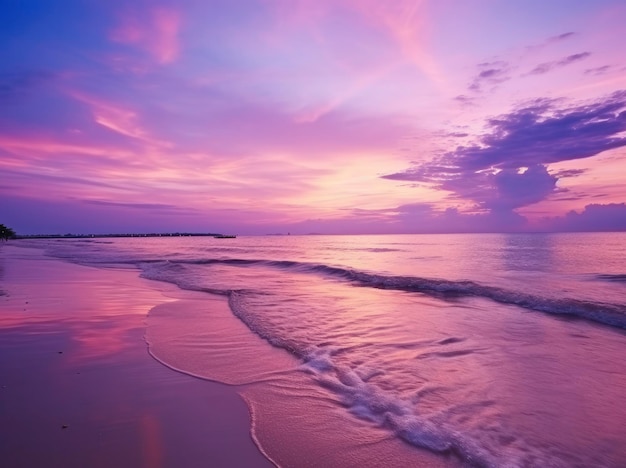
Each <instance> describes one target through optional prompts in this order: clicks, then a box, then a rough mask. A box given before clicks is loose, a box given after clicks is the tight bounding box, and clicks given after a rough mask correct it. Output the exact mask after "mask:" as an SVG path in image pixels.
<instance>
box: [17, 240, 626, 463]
mask: <svg viewBox="0 0 626 468" xmlns="http://www.w3.org/2000/svg"><path fill="white" fill-rule="evenodd" d="M18 242H20V243H21V244H22V245H25V246H33V247H41V248H45V249H46V251H47V253H48V254H49V255H52V256H54V257H59V258H62V259H65V260H68V261H72V262H76V263H80V264H85V265H90V266H94V267H97V268H130V269H136V270H137V272H138V274H140V275H141V276H143V277H145V278H148V279H151V280H155V281H159V282H167V283H171V284H173V285H176V286H177V287H178V288H180V290H188V291H194V293H193V300H184V296H181V298H182V299H181V300H180V301H179V302H178V303H168V304H164V305H161V306H157V307H155V308H154V309H153V310H152V311H151V312H150V314H149V316H148V318H147V321H146V340H147V342H148V345H149V349H150V352H151V354H152V355H153V356H154V357H155V358H156V359H158V360H159V361H161V362H162V363H163V364H165V365H167V366H169V367H171V368H173V369H176V370H179V371H182V372H186V373H189V374H191V375H195V376H197V377H201V378H206V379H211V380H217V381H220V382H224V383H227V384H230V385H233V386H235V387H236V388H237V391H238V392H239V393H240V394H241V395H242V397H243V398H244V399H245V400H246V402H247V403H248V406H249V408H250V412H251V415H252V421H253V427H252V435H253V437H254V439H255V441H256V443H257V445H258V446H259V448H260V449H261V450H262V451H263V453H265V455H266V456H267V457H268V458H269V459H270V460H272V461H274V462H275V463H276V464H277V465H279V466H298V467H300V466H361V467H362V466H385V467H387V466H423V465H424V464H427V465H432V466H450V467H453V466H486V467H500V466H511V467H517V466H519V467H535V466H536V467H547V466H550V467H577V466H580V467H589V466H594V467H597V466H605V467H621V466H626V405H624V403H623V402H624V397H625V396H626V359H624V357H625V356H626V233H571V234H454V235H385V236H258V237H238V238H235V239H214V238H211V237H158V238H94V239H41V240H23V241H18ZM190 294H191V293H190ZM203 298H206V301H205V300H204V299H203ZM215 298H222V300H223V301H225V302H226V301H227V303H228V310H229V312H228V313H227V314H221V313H214V312H213V311H212V309H211V307H210V304H211V303H212V301H214V300H215ZM205 302H206V306H205V305H204V304H205Z"/></svg>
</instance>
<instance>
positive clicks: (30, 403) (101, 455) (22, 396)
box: [0, 244, 273, 468]
mask: <svg viewBox="0 0 626 468" xmlns="http://www.w3.org/2000/svg"><path fill="white" fill-rule="evenodd" d="M181 295H184V292H181V291H179V290H177V289H176V288H175V287H174V286H171V285H167V284H161V283H155V282H150V281H147V280H143V279H141V278H139V277H138V273H137V271H135V270H124V269H106V270H104V269H96V268H90V267H85V266H80V265H75V264H70V263H66V262H63V261H60V260H57V259H52V258H49V257H46V256H44V255H43V254H42V252H41V251H39V250H34V249H25V248H18V247H13V246H11V245H10V244H6V245H2V246H1V247H0V333H1V336H2V339H1V340H0V420H1V422H2V424H0V460H2V462H1V465H2V466H3V467H7V468H12V467H35V466H63V467H87V466H89V467H111V466H115V467H160V466H172V467H173V466H184V467H196V466H198V467H200V466H203V467H204V466H213V467H219V466H245V467H256V466H273V465H272V464H271V463H270V462H269V461H268V460H267V459H265V458H264V457H263V455H262V454H261V452H260V451H259V450H258V448H257V447H256V446H255V444H254V442H253V440H252V438H251V435H250V415H249V411H248V408H247V406H246V404H245V402H244V401H243V399H242V398H241V397H240V396H239V395H238V394H237V393H236V391H235V390H234V388H233V387H229V386H227V385H223V384H219V383H215V382H210V381H206V380H201V379H197V378H194V377H191V376H188V375H184V374H181V373H179V372H175V371H173V370H171V369H170V368H167V367H165V366H164V365H162V364H160V363H159V362H157V361H156V360H155V359H153V358H152V357H151V356H150V355H149V353H148V350H147V345H146V342H145V340H144V334H145V327H146V316H147V314H148V312H149V311H150V309H152V308H153V307H155V306H157V305H159V304H163V303H166V302H169V301H174V300H179V299H181ZM213 304H214V306H215V307H227V304H226V301H223V302H222V301H213Z"/></svg>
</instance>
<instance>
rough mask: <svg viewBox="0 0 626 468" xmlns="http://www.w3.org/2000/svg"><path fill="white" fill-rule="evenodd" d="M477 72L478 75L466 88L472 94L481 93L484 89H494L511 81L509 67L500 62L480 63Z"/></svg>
mask: <svg viewBox="0 0 626 468" xmlns="http://www.w3.org/2000/svg"><path fill="white" fill-rule="evenodd" d="M478 70H479V71H478V74H477V75H476V76H475V77H474V79H473V80H472V82H471V83H470V84H469V86H468V89H469V91H471V92H474V93H479V92H482V91H484V90H485V88H486V87H490V88H494V87H496V86H497V85H499V84H500V83H504V82H505V81H508V80H510V79H511V76H510V71H511V66H510V64H508V63H507V62H505V61H502V60H498V61H495V62H483V63H480V64H478Z"/></svg>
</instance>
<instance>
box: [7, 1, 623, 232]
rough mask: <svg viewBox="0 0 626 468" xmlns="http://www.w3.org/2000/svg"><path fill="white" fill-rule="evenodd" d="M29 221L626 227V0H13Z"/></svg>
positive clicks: (18, 155) (13, 204) (199, 227)
mask: <svg viewBox="0 0 626 468" xmlns="http://www.w3.org/2000/svg"><path fill="white" fill-rule="evenodd" d="M0 10H1V12H2V14H1V15H0V26H1V27H0V38H1V41H2V48H0V57H2V60H1V61H0V64H1V65H0V68H1V69H0V192H1V193H2V197H3V202H2V205H1V208H0V215H1V216H0V222H3V223H4V224H6V225H7V226H11V227H12V228H14V229H15V230H16V231H17V232H18V233H19V234H37V233H66V232H73V233H113V232H173V231H185V232H222V231H224V232H233V233H238V234H265V233H287V232H290V233H292V234H306V233H310V232H316V233H331V234H332V233H392V232H395V233H409V232H459V231H465V232H467V231H469V232H476V231H479V232H480V231H544V230H548V231H550V230H557V231H560V230H626V189H625V188H624V187H625V185H624V183H623V180H624V177H625V176H626V56H625V55H624V51H623V44H625V43H626V28H624V26H623V25H624V22H626V4H624V2H623V1H620V0H600V1H594V2H591V1H584V0H575V1H560V0H559V1H554V2H549V3H546V2H540V1H538V0H531V1H525V2H521V1H514V2H495V3H494V2H488V1H486V0H476V1H471V2H451V1H429V0H398V1H394V2H385V1H379V0H365V1H361V0H338V1H333V0H296V1H291V0H290V1H286V0H241V1H234V2H222V1H207V2H196V1H184V0H167V1H166V0H158V1H155V2H142V1H138V0H137V1H136V0H133V1H130V2H123V3H117V2H85V1H84V0H61V1H58V2H56V1H55V2H50V1H44V0H39V1H36V0H33V1H29V2H18V1H15V0H9V1H8V2H4V4H3V6H2V7H0Z"/></svg>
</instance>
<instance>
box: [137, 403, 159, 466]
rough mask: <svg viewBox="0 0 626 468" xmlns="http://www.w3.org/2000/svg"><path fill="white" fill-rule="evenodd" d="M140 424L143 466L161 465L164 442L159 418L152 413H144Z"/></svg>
mask: <svg viewBox="0 0 626 468" xmlns="http://www.w3.org/2000/svg"><path fill="white" fill-rule="evenodd" d="M140 426H141V427H140V431H141V448H142V450H141V452H142V455H143V466H145V467H146V468H157V467H160V466H163V446H164V443H163V435H162V431H161V425H160V424H159V420H158V419H157V418H156V417H155V415H154V414H152V413H144V414H143V415H142V416H141V421H140Z"/></svg>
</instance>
